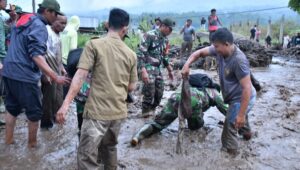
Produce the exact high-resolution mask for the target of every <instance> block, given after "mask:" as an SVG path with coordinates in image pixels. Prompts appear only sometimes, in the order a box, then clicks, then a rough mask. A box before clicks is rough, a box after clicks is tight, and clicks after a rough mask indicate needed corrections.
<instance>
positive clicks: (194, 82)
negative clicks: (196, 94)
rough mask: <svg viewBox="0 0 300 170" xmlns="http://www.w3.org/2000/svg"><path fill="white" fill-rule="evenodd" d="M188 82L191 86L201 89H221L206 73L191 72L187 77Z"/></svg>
mask: <svg viewBox="0 0 300 170" xmlns="http://www.w3.org/2000/svg"><path fill="white" fill-rule="evenodd" d="M189 83H190V85H191V86H192V87H195V88H198V89H200V90H203V89H204V88H214V89H217V90H218V91H219V92H220V91H221V88H220V85H218V84H217V83H214V82H213V80H212V79H211V78H209V77H208V76H207V75H206V74H201V73H197V74H192V75H190V78H189Z"/></svg>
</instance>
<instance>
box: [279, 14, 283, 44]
mask: <svg viewBox="0 0 300 170" xmlns="http://www.w3.org/2000/svg"><path fill="white" fill-rule="evenodd" d="M283 28H284V15H282V17H281V22H280V34H279V43H280V44H283Z"/></svg>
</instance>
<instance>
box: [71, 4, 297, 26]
mask: <svg viewBox="0 0 300 170" xmlns="http://www.w3.org/2000/svg"><path fill="white" fill-rule="evenodd" d="M267 8H270V7H268V6H264V7H260V8H257V9H252V8H240V9H227V10H219V11H218V14H219V18H220V20H221V21H222V23H223V25H224V26H226V27H229V25H230V24H239V23H240V22H242V23H247V22H248V21H249V22H250V24H251V25H252V24H254V23H256V22H257V20H259V23H260V24H261V25H266V24H267V23H268V20H269V19H271V20H272V22H275V21H278V20H279V19H280V18H281V16H282V15H283V14H284V15H285V19H286V20H291V21H295V22H296V23H299V24H300V15H299V14H297V13H296V12H294V11H292V10H290V9H289V8H284V9H277V10H269V11H260V12H247V13H239V12H243V11H252V10H261V9H267ZM200 10H202V11H203V9H200ZM228 13H229V14H228ZM73 14H74V13H73ZM108 14H109V9H103V10H97V11H88V12H82V13H76V15H79V16H85V17H86V16H88V17H97V18H98V19H99V20H100V21H105V20H107V19H108ZM209 14H210V13H209V10H208V11H207V12H195V11H193V12H185V13H174V12H165V13H142V14H131V22H132V25H135V26H136V25H137V24H138V23H139V22H140V20H141V19H142V18H147V19H149V20H151V19H154V18H156V17H160V18H166V17H170V18H173V19H174V20H175V21H176V23H177V24H176V25H177V27H178V28H179V27H181V26H183V25H184V23H185V21H186V19H188V18H190V19H192V20H193V25H194V26H195V27H197V28H199V27H200V19H201V18H202V17H205V19H207V17H208V15H209ZM67 15H68V14H67Z"/></svg>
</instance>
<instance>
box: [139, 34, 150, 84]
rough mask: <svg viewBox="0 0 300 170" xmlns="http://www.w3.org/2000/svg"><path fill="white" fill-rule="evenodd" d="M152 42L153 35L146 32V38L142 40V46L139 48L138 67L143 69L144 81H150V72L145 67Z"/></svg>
mask: <svg viewBox="0 0 300 170" xmlns="http://www.w3.org/2000/svg"><path fill="white" fill-rule="evenodd" d="M150 44H151V37H150V35H148V34H144V39H143V40H142V42H141V44H140V47H139V48H138V52H137V53H138V55H137V58H138V69H139V70H140V71H141V74H142V80H143V82H144V83H148V82H149V76H148V72H147V70H146V68H145V65H146V56H148V55H149V52H148V49H149V47H150Z"/></svg>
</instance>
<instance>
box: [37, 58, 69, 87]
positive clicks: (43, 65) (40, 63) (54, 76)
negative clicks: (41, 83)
mask: <svg viewBox="0 0 300 170" xmlns="http://www.w3.org/2000/svg"><path fill="white" fill-rule="evenodd" d="M32 59H33V61H34V62H35V63H36V65H37V66H38V67H39V68H40V69H41V70H42V72H43V73H44V74H46V75H47V76H49V77H50V78H51V80H53V81H55V82H56V83H58V84H68V83H70V79H69V78H66V77H63V76H58V75H57V74H56V73H55V72H54V71H53V70H52V69H51V68H50V67H49V65H48V64H47V62H46V60H45V58H44V57H43V56H41V55H38V56H36V57H33V58H32Z"/></svg>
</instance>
